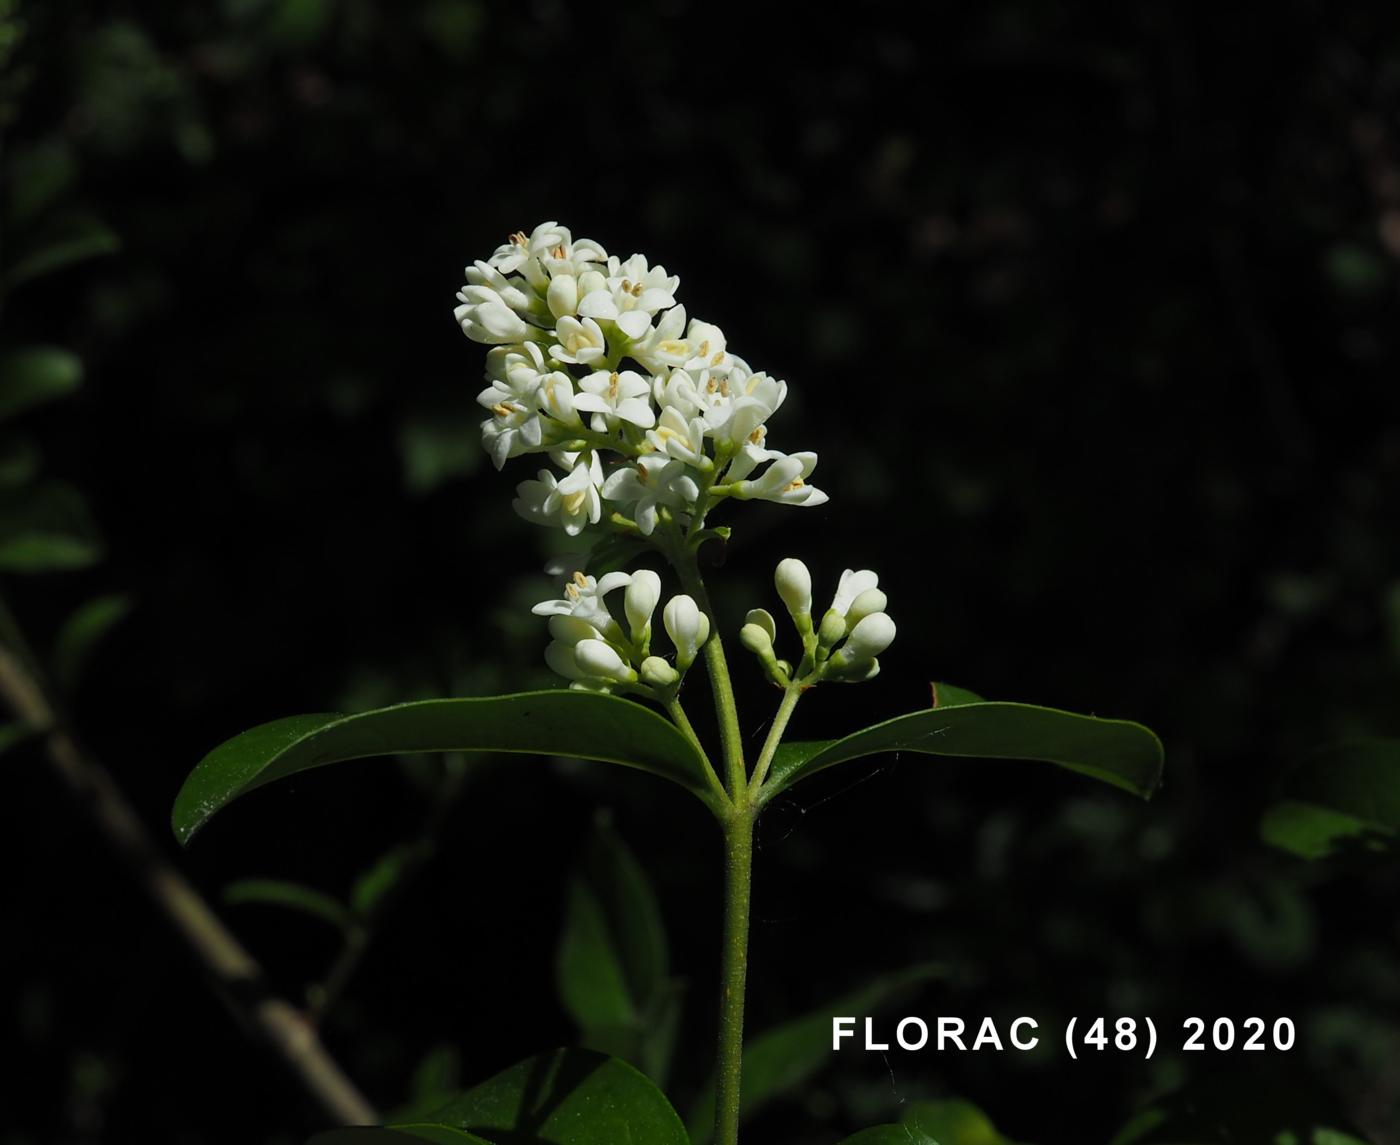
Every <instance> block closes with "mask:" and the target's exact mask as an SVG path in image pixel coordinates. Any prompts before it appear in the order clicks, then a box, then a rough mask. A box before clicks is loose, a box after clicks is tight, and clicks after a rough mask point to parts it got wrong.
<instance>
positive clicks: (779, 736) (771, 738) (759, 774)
mask: <svg viewBox="0 0 1400 1145" xmlns="http://www.w3.org/2000/svg"><path fill="white" fill-rule="evenodd" d="M801 698H802V688H801V686H800V685H798V684H796V683H793V684H789V685H788V686H787V688H785V689H784V691H783V700H782V703H780V704H779V705H778V710H777V712H776V713H775V714H774V716H773V726H772V727H770V728H769V729H768V738H767V739H766V740H764V741H763V750H762V751H761V752H759V754H758V762H757V763H756V764H754V769H753V778H751V779H750V780H749V799H750V800H752V799H753V798H754V796H755V795H757V794H758V792H759V791H760V789H762V787H763V781H764V779H766V778H767V777H768V768H769V766H770V765H771V764H772V762H773V756H774V755H776V754H777V751H778V745H779V744H780V743H782V742H783V733H784V732H785V731H787V726H788V720H790V719H791V718H792V712H793V709H794V708H796V707H797V701H798V700H800V699H801Z"/></svg>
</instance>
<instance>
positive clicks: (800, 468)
mask: <svg viewBox="0 0 1400 1145" xmlns="http://www.w3.org/2000/svg"><path fill="white" fill-rule="evenodd" d="M816 467H817V455H816V454H815V453H793V454H783V453H777V454H774V455H773V460H772V461H771V462H770V463H769V465H768V468H767V469H765V470H764V471H763V473H762V475H760V476H759V477H757V478H755V479H753V480H748V481H739V482H736V483H735V484H734V486H733V487H732V493H733V496H735V497H737V498H739V500H741V501H748V500H751V499H757V500H760V501H776V502H778V503H779V504H782V505H806V506H809V507H811V508H815V507H816V506H818V505H825V504H826V502H827V495H826V494H825V493H823V492H822V491H821V490H820V489H818V488H817V487H816V486H814V485H808V484H807V481H806V479H807V477H808V476H809V475H810V474H811V472H812V470H813V469H815V468H816Z"/></svg>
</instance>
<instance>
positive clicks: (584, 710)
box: [171, 691, 712, 843]
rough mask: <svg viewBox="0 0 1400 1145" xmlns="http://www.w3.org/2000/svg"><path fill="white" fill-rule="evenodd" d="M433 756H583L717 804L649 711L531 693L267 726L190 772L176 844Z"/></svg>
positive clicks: (696, 767)
mask: <svg viewBox="0 0 1400 1145" xmlns="http://www.w3.org/2000/svg"><path fill="white" fill-rule="evenodd" d="M425 751H428V752H442V751H486V752H520V753H524V754H528V755H567V756H578V757H582V758H585V759H596V760H601V761H603V762H605V763H618V764H622V765H623V766H625V767H636V768H640V769H641V770H643V771H649V772H651V773H652V774H653V775H660V776H663V777H665V778H666V779H670V780H671V781H673V782H675V783H678V784H680V785H681V786H682V787H686V788H689V789H690V790H691V791H693V792H694V793H695V794H696V795H698V796H699V797H700V798H701V799H703V800H705V801H706V802H708V801H709V800H710V799H711V798H712V796H711V795H710V793H709V789H708V787H707V786H706V784H705V780H704V767H705V764H704V762H703V760H702V759H701V758H700V756H699V755H698V754H697V753H696V751H695V749H694V748H693V747H692V746H691V745H690V743H689V742H688V741H687V740H686V738H685V737H684V736H683V735H681V733H680V732H679V731H677V730H676V728H675V727H674V726H673V725H671V724H670V723H668V722H667V721H666V720H664V719H662V718H661V717H660V716H658V715H657V714H656V713H654V712H652V711H649V710H648V709H646V708H644V707H642V706H641V705H640V704H634V703H632V702H631V701H630V700H623V699H619V698H618V697H616V696H605V695H600V694H597V693H593V692H574V691H547V692H523V693H520V694H518V695H512V696H485V697H481V698H472V699H454V700H420V701H417V702H415V703H408V704H396V705H394V706H393V707H389V708H380V709H378V710H377V711H372V712H363V713H361V714H359V715H353V716H346V715H339V714H320V715H306V716H290V717H288V718H286V719H281V720H274V721H273V722H272V723H268V724H262V725H261V726H259V727H255V728H253V729H251V730H249V731H246V732H244V733H243V734H242V735H239V736H235V737H234V738H233V739H231V740H229V741H227V742H226V743H224V744H221V745H220V746H219V747H216V748H215V749H214V750H213V751H211V752H210V753H209V754H208V755H206V756H205V757H204V759H202V760H201V761H200V762H199V764H198V765H197V766H196V767H195V769H194V770H193V771H192V772H190V774H189V777H188V778H187V779H186V780H185V783H184V786H183V787H181V788H180V793H179V794H178V795H177V796H176V797H175V809H174V812H173V814H172V817H171V823H172V826H173V827H174V830H175V836H176V838H178V839H179V840H180V842H181V843H188V842H189V841H190V839H191V838H193V836H194V834H195V832H196V831H198V830H199V829H200V828H201V827H203V826H204V824H205V823H207V822H208V821H209V819H210V818H211V817H212V816H213V815H214V814H215V813H216V812H217V811H219V810H220V809H221V808H223V807H225V806H227V805H228V804H229V803H230V802H231V801H232V800H234V799H236V798H238V796H240V795H243V794H246V793H247V792H249V791H252V790H254V789H255V788H258V787H262V786H263V785H264V784H267V783H271V782H272V781H273V780H276V779H285V778H286V777H287V776H289V775H296V774H297V773H298V772H302V771H306V770H308V769H310V768H313V767H321V766H323V765H325V764H328V763H339V762H341V761H343V760H349V759H364V758H366V757H369V756H385V755H398V754H408V753H413V752H425Z"/></svg>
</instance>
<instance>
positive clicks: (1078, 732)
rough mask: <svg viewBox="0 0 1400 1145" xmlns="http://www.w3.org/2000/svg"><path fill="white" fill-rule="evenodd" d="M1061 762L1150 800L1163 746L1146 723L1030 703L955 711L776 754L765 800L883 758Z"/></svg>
mask: <svg viewBox="0 0 1400 1145" xmlns="http://www.w3.org/2000/svg"><path fill="white" fill-rule="evenodd" d="M906 751H907V752H918V753H920V754H925V755H941V756H957V757H964V758H979V759H1026V760H1041V761H1044V762H1047V763H1055V764H1058V765H1059V766H1061V767H1065V768H1068V769H1069V770H1070V771H1076V772H1079V773H1080V774H1081V775H1088V776H1091V777H1092V778H1094V779H1099V780H1102V781H1103V782H1105V783H1109V784H1112V785H1113V786H1114V787H1120V788H1122V789H1123V790H1124V791H1130V792H1132V793H1133V794H1135V795H1141V796H1143V797H1150V796H1151V795H1152V793H1153V792H1154V791H1155V790H1156V789H1157V785H1158V784H1159V783H1160V781H1161V776H1162V743H1161V741H1160V740H1159V739H1158V738H1157V737H1156V736H1155V735H1154V734H1153V733H1152V732H1151V731H1149V730H1148V729H1147V728H1145V727H1143V726H1142V725H1141V724H1135V723H1131V722H1129V721H1127V720H1104V719H1099V718H1097V717H1095V716H1081V715H1076V714H1075V713H1073V712H1063V711H1059V710H1058V709H1055V708H1042V707H1037V706H1035V705H1032V704H1012V703H1003V702H982V703H969V704H955V705H948V706H940V707H937V708H930V709H928V710H926V711H921V712H913V713H911V714H909V715H906V716H897V717H896V718H895V719H892V720H886V721H885V722H884V723H880V724H875V725H874V726H872V727H868V728H865V729H863V730H862V731H858V732H855V733H854V734H852V735H848V736H846V737H845V738H844V739H839V740H827V741H823V742H805V743H800V742H799V743H788V744H784V745H783V746H782V747H780V748H779V749H778V753H777V757H776V759H775V761H774V764H773V769H772V772H771V774H770V777H769V780H768V782H767V783H766V784H765V785H764V790H763V795H762V796H761V798H762V799H763V801H765V802H766V801H767V800H769V799H771V798H772V797H773V796H774V795H776V794H778V792H780V791H784V790H786V789H787V788H789V787H791V786H792V785H793V784H794V783H796V782H798V780H801V779H805V778H806V777H807V776H809V775H814V774H816V773H817V772H818V771H822V770H824V769H825V768H828V767H833V766H835V765H836V764H838V763H844V762H846V761H847V760H851V759H859V758H861V757H862V756H868V755H879V754H882V753H884V752H906Z"/></svg>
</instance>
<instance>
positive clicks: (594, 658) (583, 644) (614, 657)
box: [574, 640, 637, 683]
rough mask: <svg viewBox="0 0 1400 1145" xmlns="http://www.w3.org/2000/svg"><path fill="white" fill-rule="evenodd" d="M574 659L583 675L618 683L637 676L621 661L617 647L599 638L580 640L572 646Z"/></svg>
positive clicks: (628, 680)
mask: <svg viewBox="0 0 1400 1145" xmlns="http://www.w3.org/2000/svg"><path fill="white" fill-rule="evenodd" d="M574 659H575V660H576V661H577V662H578V666H579V670H580V671H582V672H583V674H584V675H585V676H594V677H597V678H598V679H600V680H616V681H618V682H619V683H626V682H630V681H632V680H635V679H636V678H637V673H636V672H634V671H632V669H631V668H629V667H628V666H627V665H626V664H624V663H623V661H622V657H621V656H619V655H618V654H617V649H615V648H614V647H613V646H612V645H611V644H605V643H603V641H601V640H580V641H579V642H578V644H577V645H576V646H575V648H574Z"/></svg>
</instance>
